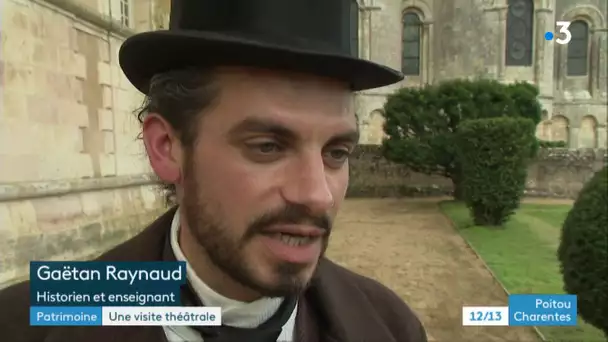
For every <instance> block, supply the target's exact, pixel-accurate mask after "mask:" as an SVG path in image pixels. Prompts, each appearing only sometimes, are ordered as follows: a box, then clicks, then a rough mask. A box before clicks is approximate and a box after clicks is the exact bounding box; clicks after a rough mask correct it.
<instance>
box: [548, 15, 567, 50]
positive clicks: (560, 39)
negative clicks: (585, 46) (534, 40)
mask: <svg viewBox="0 0 608 342" xmlns="http://www.w3.org/2000/svg"><path fill="white" fill-rule="evenodd" d="M570 24H571V22H570V21H558V22H556V23H555V26H557V27H558V28H559V32H558V34H557V35H556V34H554V33H553V32H545V40H553V39H555V42H556V43H557V44H560V45H564V44H568V43H570V40H572V32H570ZM558 35H559V36H558Z"/></svg>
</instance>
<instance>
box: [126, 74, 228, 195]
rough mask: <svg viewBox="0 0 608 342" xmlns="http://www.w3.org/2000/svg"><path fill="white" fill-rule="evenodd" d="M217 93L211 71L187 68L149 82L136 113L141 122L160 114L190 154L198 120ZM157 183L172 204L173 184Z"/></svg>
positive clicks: (158, 76) (160, 75) (211, 103)
mask: <svg viewBox="0 0 608 342" xmlns="http://www.w3.org/2000/svg"><path fill="white" fill-rule="evenodd" d="M218 92H219V90H218V88H217V87H216V84H215V82H214V72H213V70H207V69H205V70H201V69H194V68H190V69H180V70H171V71H167V72H164V73H160V74H157V75H155V76H154V77H152V79H151V80H150V90H149V91H148V94H147V95H146V97H145V98H144V101H143V103H142V105H141V106H140V107H139V108H138V109H137V110H136V114H137V120H138V121H139V122H140V123H143V122H144V119H145V118H146V116H147V115H148V114H150V113H155V114H158V115H160V116H161V117H162V118H163V119H165V120H166V121H167V122H168V123H169V124H170V125H171V127H172V128H173V129H174V130H175V132H176V134H177V135H178V138H179V140H180V142H181V143H182V145H183V146H184V148H185V149H186V153H189V151H191V149H192V148H193V147H194V145H195V143H196V140H197V138H198V134H197V133H198V132H197V128H198V123H199V120H200V118H201V116H202V114H203V112H204V111H205V110H207V109H209V107H211V106H212V105H213V103H214V100H215V99H217V97H218ZM140 138H141V135H140ZM159 183H160V184H161V188H162V191H163V193H164V195H165V200H166V203H167V204H168V205H170V204H172V203H174V202H175V191H176V189H175V185H174V184H166V183H163V182H162V181H159Z"/></svg>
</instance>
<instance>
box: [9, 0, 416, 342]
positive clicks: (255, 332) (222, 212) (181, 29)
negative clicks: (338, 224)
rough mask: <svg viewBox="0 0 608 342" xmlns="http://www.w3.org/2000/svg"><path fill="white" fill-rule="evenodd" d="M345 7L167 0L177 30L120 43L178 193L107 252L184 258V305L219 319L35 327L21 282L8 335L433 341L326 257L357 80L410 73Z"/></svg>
mask: <svg viewBox="0 0 608 342" xmlns="http://www.w3.org/2000/svg"><path fill="white" fill-rule="evenodd" d="M352 6H356V3H355V2H354V1H351V0H290V1H286V0H234V1H228V0H174V1H173V3H172V13H171V25H170V26H171V28H170V30H168V31H157V32H148V33H143V34H139V35H136V36H134V37H131V38H130V39H128V40H127V41H126V42H125V43H124V45H123V46H122V48H121V51H120V62H121V66H122V68H123V71H124V73H125V75H126V76H127V77H128V78H129V80H130V81H131V82H132V83H133V84H134V85H135V86H136V87H137V88H138V89H139V90H141V91H142V92H143V93H145V94H146V95H147V100H146V102H145V104H144V106H143V108H142V110H141V112H140V113H139V119H140V121H141V123H142V127H143V134H142V137H143V142H144V144H145V147H146V151H147V155H148V158H149V161H150V164H151V166H152V169H153V170H154V172H155V173H156V175H157V176H158V177H159V178H160V179H161V180H162V181H163V182H164V183H166V184H168V185H169V189H170V190H173V191H174V192H173V194H174V196H175V199H176V201H177V203H178V205H177V206H176V207H174V208H173V209H171V210H169V211H168V212H167V213H166V214H165V215H163V216H162V217H160V218H159V219H158V220H157V221H156V222H154V223H152V224H151V225H150V226H149V227H148V228H146V229H145V230H144V231H143V232H142V233H141V234H139V235H138V236H136V237H134V238H133V239H131V240H129V241H127V242H125V243H123V244H122V245H120V246H118V247H116V248H115V249H113V250H111V251H109V252H107V253H105V254H104V255H102V256H101V257H100V258H99V259H98V260H102V261H154V260H181V261H187V263H188V272H187V274H188V280H189V282H188V285H187V286H184V289H183V293H182V298H183V301H184V305H206V306H220V307H222V322H223V324H224V326H222V327H205V328H200V327H196V328H194V327H57V328H44V327H35V328H32V327H28V308H27V306H28V300H29V294H28V284H27V283H23V284H19V285H16V286H13V287H11V288H9V289H6V290H5V291H3V292H2V293H0V322H1V323H0V325H1V326H0V327H1V329H2V336H3V341H4V340H6V341H7V342H16V341H28V342H30V341H31V342H43V341H44V342H54V341H79V342H80V341H86V342H102V341H103V342H105V341H117V342H122V341H124V342H127V341H146V342H150V341H152V342H156V341H159V342H160V341H204V342H236V341H239V342H240V341H248V342H271V341H272V342H274V341H298V342H320V341H323V342H331V341H336V342H337V341H340V342H391V341H394V342H422V341H426V335H425V332H424V329H423V327H422V325H421V323H420V321H419V320H418V318H416V316H415V314H414V313H413V312H412V311H411V310H410V309H409V307H408V306H407V305H406V304H404V303H403V301H402V300H401V299H400V298H399V297H398V296H397V295H395V294H394V293H393V292H392V291H391V290H389V289H387V288H386V287H384V286H383V285H381V284H379V283H377V282H375V281H373V280H371V279H368V278H365V277H362V276H360V275H357V274H355V273H352V272H350V271H348V270H346V269H344V268H342V267H340V266H337V265H336V264H334V263H332V262H331V261H329V260H327V259H326V258H324V252H325V250H326V248H327V244H328V238H329V236H330V233H331V229H332V222H333V220H334V218H335V216H336V214H337V212H338V209H339V208H340V206H341V204H342V202H343V201H344V197H345V194H346V188H347V185H348V156H349V154H350V153H351V152H352V151H353V149H354V148H355V146H356V144H357V140H358V129H357V121H356V117H355V114H354V108H353V106H354V104H353V91H357V90H363V89H369V88H375V87H379V86H384V85H388V84H391V83H395V82H398V81H400V80H401V79H402V76H401V74H399V73H398V72H396V71H394V70H391V69H388V68H386V67H383V66H380V65H377V64H374V63H371V62H368V61H364V60H360V59H357V58H356V57H353V56H351V55H350V50H351V49H350V37H351V32H350V28H351V27H352V26H351V25H350V22H349V19H348V18H350V17H351V13H352V12H351V10H352ZM403 281H407V279H404V280H403Z"/></svg>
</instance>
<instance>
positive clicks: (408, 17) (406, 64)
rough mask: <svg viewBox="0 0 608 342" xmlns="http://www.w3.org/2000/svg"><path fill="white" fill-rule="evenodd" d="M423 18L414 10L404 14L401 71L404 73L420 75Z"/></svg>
mask: <svg viewBox="0 0 608 342" xmlns="http://www.w3.org/2000/svg"><path fill="white" fill-rule="evenodd" d="M421 33H422V20H420V17H419V16H418V14H416V13H414V12H406V13H405V14H404V15H403V38H402V39H403V46H402V50H401V71H402V72H403V74H404V75H410V76H417V75H420V50H421V49H420V46H421V45H422V44H421V42H422V34H421Z"/></svg>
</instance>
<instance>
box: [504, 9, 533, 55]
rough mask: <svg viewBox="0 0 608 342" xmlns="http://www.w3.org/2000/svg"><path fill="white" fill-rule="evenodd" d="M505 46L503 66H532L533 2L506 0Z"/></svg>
mask: <svg viewBox="0 0 608 342" xmlns="http://www.w3.org/2000/svg"><path fill="white" fill-rule="evenodd" d="M508 5H509V9H508V11H507V44H506V51H505V54H506V56H505V57H506V58H505V64H506V65H510V66H530V65H532V39H533V36H534V2H533V0H508Z"/></svg>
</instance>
